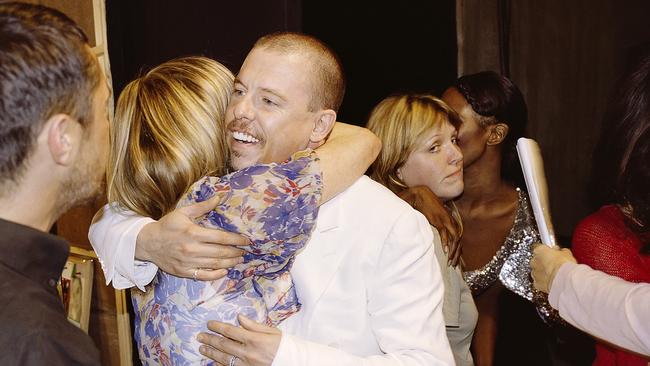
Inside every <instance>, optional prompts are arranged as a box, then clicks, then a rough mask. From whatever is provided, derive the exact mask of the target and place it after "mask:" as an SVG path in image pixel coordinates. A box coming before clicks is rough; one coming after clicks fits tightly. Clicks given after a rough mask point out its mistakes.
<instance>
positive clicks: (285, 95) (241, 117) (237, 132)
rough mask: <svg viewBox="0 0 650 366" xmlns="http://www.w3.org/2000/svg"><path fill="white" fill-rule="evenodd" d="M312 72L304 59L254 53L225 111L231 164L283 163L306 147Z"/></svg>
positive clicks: (294, 55) (257, 50)
mask: <svg viewBox="0 0 650 366" xmlns="http://www.w3.org/2000/svg"><path fill="white" fill-rule="evenodd" d="M311 73H312V68H311V62H310V61H309V60H308V58H307V57H305V56H303V55H300V54H297V53H290V54H281V53H279V52H277V51H274V50H269V49H266V48H255V49H253V50H252V51H251V52H250V53H249V54H248V57H246V60H245V61H244V64H243V65H242V67H241V70H240V72H239V75H238V76H237V78H236V79H235V87H234V90H233V95H232V98H231V100H230V104H229V105H228V109H227V110H226V121H227V122H226V129H227V133H228V139H227V140H228V147H229V148H230V151H231V161H230V165H231V167H232V168H234V169H237V170H239V169H243V168H245V167H248V166H251V165H254V164H257V163H271V162H282V161H285V160H286V159H287V158H289V157H290V156H291V154H293V153H294V152H296V151H299V150H302V149H305V148H306V147H307V145H308V144H309V138H310V134H311V131H312V129H313V127H314V124H315V120H316V118H317V117H316V113H314V112H311V111H309V103H310V101H311V95H312V94H311V89H312V75H311Z"/></svg>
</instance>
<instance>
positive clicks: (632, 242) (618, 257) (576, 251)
mask: <svg viewBox="0 0 650 366" xmlns="http://www.w3.org/2000/svg"><path fill="white" fill-rule="evenodd" d="M640 246H641V244H640V242H639V239H638V238H637V237H636V235H634V233H633V232H632V231H630V230H629V229H628V228H627V227H626V226H625V222H624V220H623V216H622V214H621V213H620V212H619V211H618V208H616V207H615V206H606V207H604V208H602V209H601V210H600V211H598V212H596V213H595V214H593V215H591V216H589V217H587V218H585V219H584V220H583V221H582V222H580V223H579V224H578V226H577V227H576V230H575V232H574V233H573V245H572V248H571V250H572V251H573V255H574V256H575V257H576V259H577V261H578V263H582V264H586V265H588V266H589V267H591V268H593V269H596V270H599V271H603V272H605V273H607V274H610V275H612V276H616V277H619V278H622V279H624V280H626V281H630V282H650V256H644V255H641V254H640V253H639V248H640Z"/></svg>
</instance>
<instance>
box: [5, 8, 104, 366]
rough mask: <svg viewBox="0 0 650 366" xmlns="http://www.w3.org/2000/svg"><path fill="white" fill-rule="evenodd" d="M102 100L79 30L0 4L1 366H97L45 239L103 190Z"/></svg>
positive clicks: (59, 247) (53, 248) (56, 252)
mask: <svg viewBox="0 0 650 366" xmlns="http://www.w3.org/2000/svg"><path fill="white" fill-rule="evenodd" d="M108 101H109V90H108V87H107V84H106V80H105V77H104V75H103V73H102V70H101V67H100V66H99V63H98V62H97V59H96V57H95V56H94V55H93V53H92V51H91V49H90V47H89V46H88V42H87V39H86V37H85V35H84V34H83V32H82V31H81V29H79V27H78V26H77V25H76V24H75V23H74V22H73V21H71V20H70V19H68V18H67V17H66V16H64V15H63V14H61V13H59V12H57V11H54V10H52V9H48V8H45V7H42V6H36V5H27V4H9V3H3V4H0V324H1V325H0V329H1V331H0V365H98V364H99V363H100V361H99V352H98V351H97V348H96V347H95V345H94V344H93V342H92V341H91V339H90V338H89V337H88V336H87V335H86V334H84V333H83V332H82V331H81V330H80V329H78V328H77V327H75V326H73V325H72V324H71V323H69V322H68V321H67V319H66V316H65V314H64V312H63V306H62V304H61V301H60V300H59V298H58V295H57V291H56V282H57V279H58V277H59V276H60V274H61V271H62V269H63V266H64V264H65V261H66V258H67V256H68V252H69V246H68V244H67V243H66V242H65V241H63V240H62V239H60V238H57V237H55V236H52V235H50V234H48V233H47V232H48V231H49V229H50V227H51V226H52V224H53V223H54V222H55V221H56V219H57V218H58V217H59V216H60V215H61V214H62V213H63V212H65V211H67V210H68V209H69V208H70V207H72V206H74V205H75V204H78V203H80V202H82V201H84V200H88V199H91V198H92V197H93V196H95V195H96V194H97V192H99V191H100V189H101V187H102V182H103V177H104V170H105V167H106V161H107V155H108V119H107V104H108Z"/></svg>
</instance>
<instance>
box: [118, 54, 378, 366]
mask: <svg viewBox="0 0 650 366" xmlns="http://www.w3.org/2000/svg"><path fill="white" fill-rule="evenodd" d="M233 79H234V77H233V75H232V74H231V73H230V71H229V70H228V69H226V68H225V67H223V66H222V65H221V64H219V63H218V62H216V61H213V60H210V59H207V58H203V57H187V58H182V59H177V60H172V61H169V62H166V63H163V64H162V65H160V66H158V67H156V68H154V69H153V70H151V71H150V72H148V73H147V74H145V75H144V76H142V77H140V78H138V79H136V80H134V81H133V82H131V83H130V84H129V85H128V86H127V87H126V88H125V89H124V91H123V92H122V95H121V96H120V98H119V101H118V104H117V108H116V117H115V123H114V126H113V127H114V128H113V129H112V131H111V142H112V147H111V149H112V150H111V159H110V164H111V165H110V168H109V172H108V182H109V187H108V195H109V196H108V197H109V200H110V201H111V202H115V203H114V204H113V206H114V207H116V208H118V209H128V210H130V211H132V212H134V213H136V214H138V215H141V216H147V217H152V218H154V219H158V218H160V217H162V216H164V215H165V214H167V213H169V212H170V211H172V210H173V209H174V208H176V207H177V206H186V205H189V204H193V203H196V202H205V205H209V207H214V208H213V209H212V210H211V211H209V212H208V213H207V214H205V215H202V216H200V217H199V218H197V222H198V223H199V224H200V225H202V226H205V227H218V228H221V229H225V230H227V231H231V232H236V233H240V234H242V235H244V236H245V237H247V238H248V239H249V240H250V245H248V246H244V247H241V248H242V249H244V251H245V253H244V256H243V258H244V260H243V263H240V264H238V265H236V266H235V267H233V268H231V269H229V270H228V271H227V274H226V276H225V277H224V278H222V279H219V280H215V281H197V280H196V272H195V273H194V279H192V278H181V277H177V276H174V275H172V274H169V273H166V272H164V271H158V273H157V275H156V277H155V278H154V280H153V281H152V282H151V284H149V285H148V286H147V288H146V291H145V292H143V291H140V290H139V289H134V290H133V292H132V295H133V305H134V308H135V320H134V323H135V324H134V326H135V339H136V341H137V344H138V348H139V354H140V358H141V359H142V361H143V363H144V364H163V365H166V364H174V365H186V364H204V363H207V362H208V361H207V360H204V359H203V356H202V355H201V354H200V353H199V350H198V348H199V344H198V342H197V341H196V337H197V335H198V334H199V333H200V332H202V331H207V327H206V324H207V322H208V320H220V321H222V322H228V323H231V324H237V315H238V314H242V315H245V316H246V317H248V318H249V319H252V320H254V321H256V322H261V323H266V324H268V325H277V324H278V323H280V322H281V321H282V320H284V319H286V318H287V317H289V316H291V315H292V314H294V313H295V312H296V311H298V310H299V309H300V303H299V302H298V298H297V295H296V293H295V290H294V286H293V282H292V279H291V276H290V273H289V269H290V268H291V264H292V263H293V258H294V255H295V254H296V252H297V251H298V250H300V249H301V248H302V247H303V246H304V245H305V243H306V242H307V240H308V239H309V237H310V235H311V232H312V229H313V228H314V226H315V223H316V217H317V214H318V206H319V205H320V204H321V203H324V202H325V201H327V200H328V199H329V198H331V197H333V196H334V195H336V194H337V193H339V192H340V191H342V190H344V189H345V188H347V187H348V186H349V185H351V184H352V183H353V182H354V181H355V180H356V179H357V178H358V177H360V176H361V175H362V174H363V172H364V171H365V170H366V168H367V167H368V166H369V165H370V163H371V162H372V160H373V159H374V158H375V156H376V154H377V153H378V150H379V147H380V144H379V141H378V140H377V138H376V137H375V136H374V135H373V134H372V133H370V132H368V131H367V130H365V129H362V128H359V127H353V126H349V125H344V124H340V123H337V122H335V115H336V114H335V113H334V112H333V111H329V110H327V109H326V110H323V111H320V112H313V126H311V125H310V126H308V128H312V129H313V130H312V133H311V136H310V141H312V142H322V141H324V140H325V137H326V135H327V132H329V130H330V128H331V126H332V124H335V126H334V129H333V131H332V134H331V136H330V137H329V139H328V140H327V143H325V144H324V145H322V146H320V147H319V148H317V149H316V150H309V149H308V150H305V151H300V152H297V153H295V154H293V155H292V156H291V157H290V158H289V159H288V160H287V161H286V162H284V163H268V164H258V165H253V166H250V167H248V168H245V169H242V170H240V171H236V172H233V173H230V174H227V175H224V174H225V173H226V169H227V168H226V165H227V162H228V161H229V151H228V146H227V143H226V136H227V131H226V128H225V122H224V116H225V114H226V107H227V105H228V103H229V101H230V98H231V94H233V95H235V96H237V94H236V93H237V90H235V91H234V93H233ZM261 102H264V100H261ZM268 108H273V106H272V105H269V106H268ZM330 112H331V113H330ZM228 134H229V135H232V136H234V138H236V139H238V140H241V143H242V144H245V143H246V140H251V139H255V140H257V142H259V141H260V140H262V139H264V138H265V135H264V131H259V130H256V129H255V127H254V126H243V125H242V126H239V127H238V131H237V132H232V131H230V132H229V133H228ZM236 134H238V135H236ZM249 142H253V141H249ZM204 270H205V269H204Z"/></svg>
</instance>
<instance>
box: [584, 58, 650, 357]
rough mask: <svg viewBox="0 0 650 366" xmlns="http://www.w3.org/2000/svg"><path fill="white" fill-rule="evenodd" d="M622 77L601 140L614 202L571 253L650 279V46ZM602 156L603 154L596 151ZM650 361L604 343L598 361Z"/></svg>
mask: <svg viewBox="0 0 650 366" xmlns="http://www.w3.org/2000/svg"><path fill="white" fill-rule="evenodd" d="M639 60H640V61H639V62H638V63H637V64H636V65H635V67H634V69H633V70H632V72H630V73H628V75H627V76H626V77H625V78H624V79H623V81H622V83H621V85H620V89H619V93H617V94H615V95H617V99H616V100H615V101H614V103H613V104H612V105H611V107H610V108H611V110H610V114H609V116H608V118H607V119H606V121H608V122H609V123H610V124H608V125H606V126H605V129H604V130H603V135H602V137H601V140H600V143H599V151H597V152H599V153H600V154H599V155H600V156H606V157H608V158H609V161H602V162H599V163H602V164H601V165H598V164H597V165H596V166H595V167H596V169H598V168H600V169H603V171H606V170H608V168H610V169H609V173H611V174H609V177H610V178H613V179H612V180H611V185H610V188H609V189H608V192H607V193H608V194H609V197H608V199H607V201H606V202H608V203H610V204H609V205H606V206H604V207H602V208H601V209H600V210H599V211H598V212H596V213H594V214H592V215H591V216H589V217H587V218H585V219H584V220H583V221H582V222H580V223H579V224H578V226H577V228H576V230H575V232H574V234H573V247H572V251H573V254H574V256H575V257H576V259H577V261H578V263H582V264H586V265H588V266H590V267H591V268H593V269H596V270H599V271H603V272H605V273H607V274H609V275H612V276H617V277H620V278H622V279H624V280H626V281H629V282H636V283H639V282H650V189H649V187H650V47H648V45H645V47H644V48H643V52H642V57H640V58H639ZM597 156H598V154H597ZM649 361H650V359H648V358H644V357H643V356H640V355H637V354H634V353H631V352H628V351H624V350H622V349H619V348H616V347H614V346H612V345H609V344H606V343H604V342H598V343H597V344H596V359H595V360H594V363H593V365H608V366H609V365H619V366H620V365H623V366H636V365H642V366H647V365H648V362H649Z"/></svg>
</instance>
